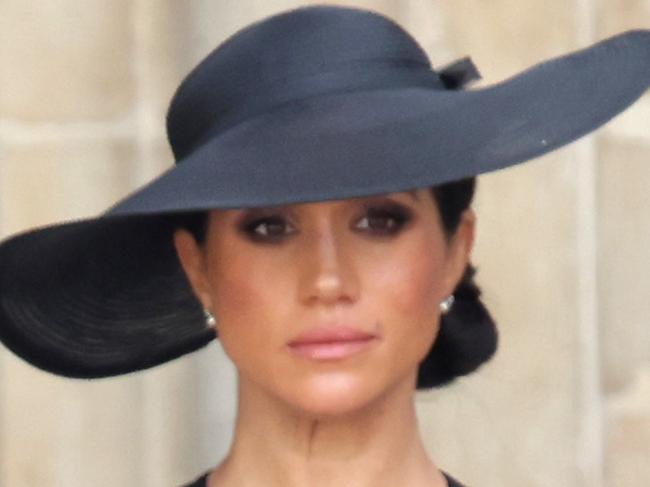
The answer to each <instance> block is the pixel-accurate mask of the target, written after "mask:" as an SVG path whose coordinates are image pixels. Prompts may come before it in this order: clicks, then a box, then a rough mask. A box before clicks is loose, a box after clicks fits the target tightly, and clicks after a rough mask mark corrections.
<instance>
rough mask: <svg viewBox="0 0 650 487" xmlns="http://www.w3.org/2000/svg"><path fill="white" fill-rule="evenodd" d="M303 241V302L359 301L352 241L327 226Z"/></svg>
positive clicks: (311, 303)
mask: <svg viewBox="0 0 650 487" xmlns="http://www.w3.org/2000/svg"><path fill="white" fill-rule="evenodd" d="M303 244H304V245H303V246H302V248H301V255H300V256H299V260H300V261H301V263H302V268H301V273H302V275H301V277H302V279H301V282H300V295H301V299H302V301H303V302H305V303H306V304H310V305H314V304H318V303H321V304H328V305H332V304H337V303H341V302H343V303H346V302H347V303H349V302H352V301H354V300H356V299H357V293H358V284H359V283H358V276H357V274H356V270H355V266H354V258H353V249H352V248H351V245H350V242H348V241H346V239H345V238H344V237H343V236H340V235H336V234H335V232H334V231H333V230H332V229H331V227H327V228H320V229H319V230H317V231H316V230H315V231H313V232H311V234H310V235H308V236H305V239H304V242H303Z"/></svg>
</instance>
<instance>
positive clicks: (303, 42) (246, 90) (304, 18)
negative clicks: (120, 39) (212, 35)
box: [167, 6, 431, 160]
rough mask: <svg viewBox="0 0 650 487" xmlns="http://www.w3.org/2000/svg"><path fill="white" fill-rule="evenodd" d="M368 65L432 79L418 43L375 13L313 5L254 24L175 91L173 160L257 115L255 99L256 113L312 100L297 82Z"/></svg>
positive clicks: (170, 120) (170, 125)
mask: <svg viewBox="0 0 650 487" xmlns="http://www.w3.org/2000/svg"><path fill="white" fill-rule="evenodd" d="M373 63H393V64H401V65H405V66H417V67H418V68H420V69H423V68H424V69H426V70H427V71H429V73H431V71H430V62H429V59H428V57H427V55H426V54H425V52H424V50H423V49H422V48H421V47H420V45H419V44H418V43H417V42H416V41H415V39H413V38H412V37H411V36H410V35H409V34H408V33H407V32H406V31H405V30H403V29H402V28H401V27H400V26H399V25H397V24H396V23H394V22H393V21H391V20H390V19H388V18H385V17H383V16H381V15H379V14H377V13H374V12H370V11H367V10H360V9H355V8H346V7H334V6H312V7H303V8H299V9H295V10H291V11H288V12H284V13H281V14H277V15H275V16H272V17H269V18H267V19H265V20H263V21H259V22H256V23H254V24H252V25H250V26H249V27H246V28H244V29H242V30H240V31H238V32H236V33H235V34H234V35H232V36H231V37H230V38H228V39H227V40H226V41H224V42H223V43H222V44H221V45H220V46H218V47H217V48H216V49H215V50H213V51H212V52H211V53H210V54H209V55H208V56H207V57H206V58H205V59H204V60H203V61H202V62H201V63H200V64H199V65H197V66H196V68H195V69H194V70H193V71H192V72H190V73H189V75H188V76H187V77H186V78H185V79H184V80H183V82H182V83H181V85H180V86H179V88H178V90H177V91H176V93H175V95H174V98H173V99H172V102H171V104H170V108H169V111H168V114H167V133H168V137H169V141H170V144H171V146H172V149H173V151H174V154H175V156H176V159H177V160H179V159H182V158H183V157H185V156H186V155H188V154H189V153H190V152H192V151H193V150H194V149H195V148H196V147H197V146H198V145H200V143H201V141H202V140H204V139H205V138H206V134H207V133H209V134H210V135H211V136H214V135H215V133H218V132H219V131H221V130H225V129H226V128H228V127H229V126H232V125H233V124H234V123H236V122H237V121H241V120H242V119H243V118H246V116H250V115H253V114H255V111H256V109H255V108H256V107H255V105H256V104H255V103H254V102H253V101H251V100H253V99H255V98H257V108H258V110H257V111H258V112H259V111H260V110H259V107H260V106H263V107H264V108H265V109H267V108H269V106H268V105H269V103H268V102H267V101H265V100H263V99H264V97H267V98H268V99H270V98H275V99H277V100H274V102H278V101H279V102H282V101H288V100H289V99H295V98H300V96H308V95H309V94H312V93H310V91H312V90H310V89H306V82H303V81H302V80H305V79H307V78H309V77H318V76H321V75H322V74H323V73H329V72H336V71H337V70H345V69H354V68H355V67H357V68H358V67H359V66H364V65H368V64H373ZM296 80H297V82H298V83H299V84H298V86H297V89H293V92H292V88H294V87H293V86H292V84H291V83H292V81H296ZM349 80H350V76H348V81H349ZM353 84H354V82H352V85H353ZM312 85H313V83H312ZM335 85H338V86H337V87H335V88H333V87H332V86H333V85H331V84H330V86H329V88H328V89H329V90H330V92H332V91H341V90H342V91H349V89H351V86H350V84H349V83H346V82H345V81H343V82H341V81H338V82H337V83H335ZM352 88H353V87H352ZM278 90H281V91H282V93H281V94H280V95H279V96H278V93H277V91H278ZM324 90H326V88H325V87H324V88H321V93H322V92H323V91H324ZM301 92H302V93H301ZM271 94H272V96H271Z"/></svg>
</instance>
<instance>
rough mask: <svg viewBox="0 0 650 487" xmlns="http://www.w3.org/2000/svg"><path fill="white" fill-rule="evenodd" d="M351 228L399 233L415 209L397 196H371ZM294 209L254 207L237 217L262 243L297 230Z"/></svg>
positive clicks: (245, 233)
mask: <svg viewBox="0 0 650 487" xmlns="http://www.w3.org/2000/svg"><path fill="white" fill-rule="evenodd" d="M359 206H360V207H361V210H362V211H361V213H360V214H357V213H356V212H355V214H356V216H355V218H354V219H353V222H352V224H351V230H353V231H355V232H359V233H360V234H365V235H367V236H369V237H371V238H372V237H376V238H384V239H385V238H391V237H394V236H397V235H398V234H399V233H400V232H401V231H402V230H403V229H404V228H405V227H406V226H407V225H408V224H409V222H410V221H411V220H412V219H413V217H414V214H413V210H412V209H410V208H409V207H408V206H407V205H404V204H402V203H399V202H397V201H395V200H393V199H390V198H386V197H382V198H367V199H364V200H362V201H361V202H360V203H359ZM293 219H294V213H293V212H291V211H290V210H289V209H288V207H275V208H251V209H248V210H245V211H244V212H243V215H242V216H241V218H239V219H238V220H237V223H236V226H237V230H238V232H239V233H240V234H241V235H243V236H244V237H245V238H246V239H248V240H250V241H253V242H259V243H280V242H282V241H284V240H286V239H288V238H291V236H292V235H293V234H295V233H297V231H298V230H297V229H296V227H295V226H294V225H293V224H292V221H293Z"/></svg>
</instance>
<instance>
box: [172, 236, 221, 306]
mask: <svg viewBox="0 0 650 487" xmlns="http://www.w3.org/2000/svg"><path fill="white" fill-rule="evenodd" d="M173 239H174V247H175V248H176V255H177V256H178V260H179V261H180V264H181V267H182V269H183V271H184V272H185V275H186V277H187V279H188V281H189V283H190V285H191V286H192V290H193V291H194V295H195V296H196V298H197V299H198V300H199V301H200V303H201V305H202V306H203V308H205V309H212V298H211V296H210V292H209V289H210V285H209V282H208V279H207V276H206V272H205V263H204V258H203V251H202V250H201V248H200V247H199V245H198V244H197V243H196V240H195V239H194V236H193V235H192V234H191V233H190V232H188V231H187V230H184V229H177V230H176V231H174V236H173Z"/></svg>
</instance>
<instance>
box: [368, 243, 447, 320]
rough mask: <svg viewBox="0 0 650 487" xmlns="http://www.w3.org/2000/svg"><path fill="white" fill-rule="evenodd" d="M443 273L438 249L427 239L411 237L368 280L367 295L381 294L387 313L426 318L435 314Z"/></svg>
mask: <svg viewBox="0 0 650 487" xmlns="http://www.w3.org/2000/svg"><path fill="white" fill-rule="evenodd" d="M444 272H445V262H444V255H443V252H442V251H441V250H440V248H438V247H437V245H435V243H433V242H432V240H431V239H424V238H423V239H414V241H411V242H409V245H408V248H407V249H403V250H402V249H396V251H395V252H390V253H389V254H388V255H387V256H386V259H385V260H384V261H383V263H382V265H381V266H379V267H377V272H374V273H373V274H372V276H371V278H370V279H369V281H368V282H369V283H370V285H371V286H372V287H373V291H372V293H371V294H373V295H376V296H378V297H381V302H383V303H385V308H386V311H387V312H389V313H391V314H392V311H394V313H397V314H398V315H399V316H402V317H403V318H404V319H408V318H411V319H416V320H417V319H429V320H430V319H431V318H432V317H434V316H435V315H436V314H437V313H438V309H439V307H438V303H439V301H440V299H441V298H442V297H441V294H442V293H443V283H444ZM382 307H384V306H382ZM391 310H392V311H391Z"/></svg>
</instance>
